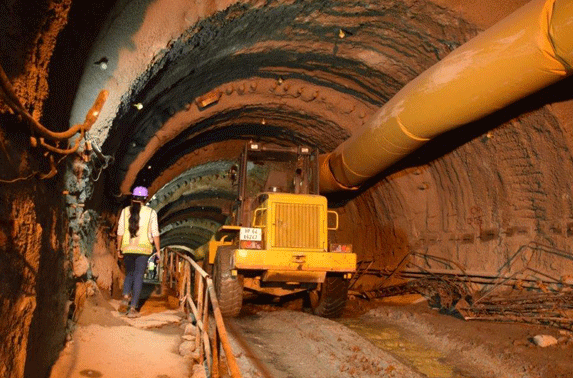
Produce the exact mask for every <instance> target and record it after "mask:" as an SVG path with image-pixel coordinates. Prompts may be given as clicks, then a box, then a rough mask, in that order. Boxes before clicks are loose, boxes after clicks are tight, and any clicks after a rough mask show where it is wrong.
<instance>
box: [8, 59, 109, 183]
mask: <svg viewBox="0 0 573 378" xmlns="http://www.w3.org/2000/svg"><path fill="white" fill-rule="evenodd" d="M107 96H108V92H107V91H106V90H102V91H100V93H99V95H98V97H97V99H96V100H95V102H94V104H93V105H92V107H91V108H90V110H89V111H88V113H87V115H86V118H85V120H84V122H83V123H82V124H77V125H74V126H73V127H71V128H69V129H68V130H66V131H62V132H55V131H51V130H49V129H47V128H46V127H44V126H43V125H42V124H41V123H40V122H38V121H37V120H35V119H34V117H32V115H31V114H30V113H28V111H27V110H26V109H25V108H24V106H23V105H22V103H21V102H20V99H19V98H18V96H17V95H16V92H15V91H14V89H13V87H12V84H11V83H10V80H8V76H7V75H6V72H4V69H3V68H2V66H1V65H0V98H2V100H4V102H5V103H6V104H7V105H8V107H10V109H11V110H12V111H13V112H14V113H15V114H17V115H18V116H20V117H22V119H24V120H25V121H26V123H27V124H28V125H29V127H30V131H31V132H32V136H31V137H30V144H31V146H32V147H37V146H41V147H43V148H45V149H46V150H48V151H49V152H52V153H55V154H59V155H64V157H65V156H67V155H70V154H73V153H75V152H76V151H77V150H78V149H79V147H80V145H81V142H82V140H83V139H84V136H85V133H86V132H87V131H88V130H90V129H91V127H92V126H93V124H94V123H95V121H96V120H97V118H98V115H99V114H100V112H101V109H102V107H103V105H104V103H105V101H106V99H107ZM78 132H79V134H80V135H79V137H78V138H77V139H76V140H75V143H74V145H73V146H72V147H70V148H60V147H57V146H53V145H51V144H49V143H47V142H46V139H48V140H50V141H53V142H56V143H59V142H62V141H68V140H69V139H71V138H72V137H74V136H75V135H76V134H77V133H78ZM35 134H38V135H41V137H39V138H36V136H35ZM5 153H6V152H5ZM62 160H63V158H62V159H60V160H59V161H58V164H59V163H60V162H61V161H62ZM49 164H50V171H49V172H48V173H44V174H40V176H39V177H40V179H48V178H51V177H53V176H55V175H56V173H57V172H58V171H57V169H56V166H57V164H56V163H55V161H54V157H53V156H52V155H50V156H49ZM38 173H39V172H33V173H32V174H30V175H28V176H26V177H19V178H16V179H13V180H0V182H2V183H14V182H17V181H22V180H27V179H30V178H32V177H33V176H34V175H36V174H38Z"/></svg>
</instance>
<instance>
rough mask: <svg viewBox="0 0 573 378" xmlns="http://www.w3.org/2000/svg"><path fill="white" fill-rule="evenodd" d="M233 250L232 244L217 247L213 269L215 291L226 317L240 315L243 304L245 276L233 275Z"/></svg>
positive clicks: (222, 312)
mask: <svg viewBox="0 0 573 378" xmlns="http://www.w3.org/2000/svg"><path fill="white" fill-rule="evenodd" d="M233 250H234V248H233V247H232V246H224V247H219V248H217V256H216V257H215V266H214V269H213V283H214V285H215V292H216V293H217V300H218V301H219V308H220V309H221V314H222V315H223V316H224V317H235V316H237V315H239V313H240V312H241V307H242V306H243V278H242V276H236V277H233V276H232V274H231V269H232V266H231V258H232V256H233Z"/></svg>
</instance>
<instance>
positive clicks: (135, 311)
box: [127, 307, 139, 318]
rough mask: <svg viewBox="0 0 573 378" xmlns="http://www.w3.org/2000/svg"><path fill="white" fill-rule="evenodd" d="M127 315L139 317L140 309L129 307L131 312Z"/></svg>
mask: <svg viewBox="0 0 573 378" xmlns="http://www.w3.org/2000/svg"><path fill="white" fill-rule="evenodd" d="M127 317H128V318H139V311H137V310H136V309H134V308H133V307H132V308H130V309H129V312H128V313H127Z"/></svg>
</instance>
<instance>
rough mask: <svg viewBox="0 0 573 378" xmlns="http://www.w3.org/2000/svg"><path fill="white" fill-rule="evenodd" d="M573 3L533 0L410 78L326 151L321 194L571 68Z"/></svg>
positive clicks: (560, 76)
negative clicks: (337, 144)
mask: <svg viewBox="0 0 573 378" xmlns="http://www.w3.org/2000/svg"><path fill="white" fill-rule="evenodd" d="M572 62H573V1H571V0H533V1H532V2H530V3H528V4H526V5H525V6H523V7H522V8H520V9H518V10H517V11H516V12H515V13H513V14H511V15H510V16H508V17H507V18H505V19H504V20H502V21H500V22H499V23H498V24H496V25H494V26H493V27H491V28H490V29H488V30H486V31H485V32H483V33H481V34H479V35H478V36H476V37H475V38H473V39H472V40H470V41H469V42H467V43H466V44H464V45H462V46H460V47H459V48H457V49H456V50H454V51H452V52H451V53H450V54H449V55H448V56H447V57H445V58H444V59H443V60H441V61H440V62H438V63H436V64H435V65H434V66H432V67H430V68H429V69H428V70H427V71H425V72H423V73H422V74H421V75H420V76H418V77H417V78H416V79H414V80H412V81H411V82H410V83H408V84H407V85H406V86H405V87H404V88H403V89H402V90H400V91H399V92H398V93H397V94H396V95H395V96H394V97H393V98H392V99H391V100H390V101H388V102H387V103H386V104H385V105H384V106H383V107H382V108H380V110H378V111H377V112H376V113H375V114H374V115H373V117H372V118H371V119H370V120H369V122H368V123H367V124H366V125H364V127H362V128H361V129H360V130H358V131H357V132H355V133H354V134H353V135H352V137H350V138H349V139H348V140H346V141H345V142H344V143H342V144H341V145H340V146H338V147H337V148H336V149H335V150H334V151H333V152H332V153H330V154H327V155H323V156H321V172H320V183H321V192H333V191H339V190H344V189H351V188H355V187H356V186H358V185H360V184H362V183H363V182H364V181H365V180H367V179H368V178H370V177H372V176H374V175H376V174H377V173H379V172H382V171H383V170H384V169H386V168H388V167H390V166H391V165H392V164H394V163H396V162H397V161H398V160H400V159H402V158H403V157H405V156H406V155H408V154H409V153H411V152H412V151H414V150H415V149H417V148H419V147H420V146H421V145H423V144H424V143H426V142H427V141H429V140H430V139H432V138H433V137H435V136H437V135H439V134H442V133H444V132H446V131H448V130H452V129H454V128H457V127H459V126H462V125H464V124H467V123H469V122H472V121H475V120H477V119H480V118H482V117H484V116H486V115H488V114H491V113H493V112H495V111H496V110H499V109H501V108H503V107H505V106H507V105H509V104H511V103H513V102H515V101H517V100H519V99H521V98H524V97H526V96H528V95H530V94H532V93H534V92H536V91H538V90H540V89H542V88H544V87H546V86H548V85H550V84H553V83H555V82H557V81H559V80H561V79H563V78H565V77H567V76H568V75H570V74H571V73H572V65H573V64H572Z"/></svg>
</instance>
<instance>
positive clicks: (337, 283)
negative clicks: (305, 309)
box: [309, 276, 348, 318]
mask: <svg viewBox="0 0 573 378" xmlns="http://www.w3.org/2000/svg"><path fill="white" fill-rule="evenodd" d="M309 296H310V305H311V307H312V311H313V313H314V314H315V315H318V316H322V317H325V318H338V317H340V315H342V310H344V307H345V306H346V299H347V297H348V280H345V279H344V278H342V277H337V276H326V279H325V280H324V282H323V283H322V284H320V285H319V287H318V288H317V289H316V290H313V291H312V292H310V293H309Z"/></svg>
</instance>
